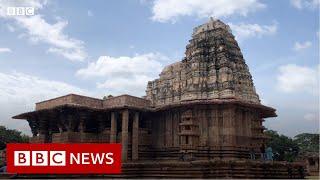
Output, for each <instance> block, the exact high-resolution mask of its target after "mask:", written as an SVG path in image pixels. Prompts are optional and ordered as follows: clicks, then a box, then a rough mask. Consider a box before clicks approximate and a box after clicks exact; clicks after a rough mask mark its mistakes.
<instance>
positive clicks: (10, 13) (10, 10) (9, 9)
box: [7, 7, 16, 16]
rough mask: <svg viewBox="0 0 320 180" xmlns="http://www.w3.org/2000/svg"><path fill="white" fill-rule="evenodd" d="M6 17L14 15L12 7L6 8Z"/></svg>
mask: <svg viewBox="0 0 320 180" xmlns="http://www.w3.org/2000/svg"><path fill="white" fill-rule="evenodd" d="M7 15H8V16H14V15H16V9H15V8H14V7H7Z"/></svg>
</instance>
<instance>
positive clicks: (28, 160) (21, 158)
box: [14, 151, 66, 166]
mask: <svg viewBox="0 0 320 180" xmlns="http://www.w3.org/2000/svg"><path fill="white" fill-rule="evenodd" d="M65 165H66V151H14V166H65Z"/></svg>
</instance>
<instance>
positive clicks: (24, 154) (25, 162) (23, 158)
mask: <svg viewBox="0 0 320 180" xmlns="http://www.w3.org/2000/svg"><path fill="white" fill-rule="evenodd" d="M14 166H30V151H14Z"/></svg>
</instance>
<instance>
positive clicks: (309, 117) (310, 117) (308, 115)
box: [303, 113, 319, 121]
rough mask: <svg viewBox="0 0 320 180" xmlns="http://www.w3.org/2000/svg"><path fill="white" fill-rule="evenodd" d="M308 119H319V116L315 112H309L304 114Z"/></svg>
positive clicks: (305, 118) (304, 117)
mask: <svg viewBox="0 0 320 180" xmlns="http://www.w3.org/2000/svg"><path fill="white" fill-rule="evenodd" d="M303 119H304V120H306V121H319V116H318V115H317V114H315V113H307V114H305V115H304V116H303Z"/></svg>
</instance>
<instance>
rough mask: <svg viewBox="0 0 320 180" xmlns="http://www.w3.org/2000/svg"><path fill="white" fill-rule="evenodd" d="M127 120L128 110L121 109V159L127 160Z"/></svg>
mask: <svg viewBox="0 0 320 180" xmlns="http://www.w3.org/2000/svg"><path fill="white" fill-rule="evenodd" d="M128 121H129V110H128V109H126V110H123V111H122V132H121V145H122V150H121V157H122V161H127V160H128Z"/></svg>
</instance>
